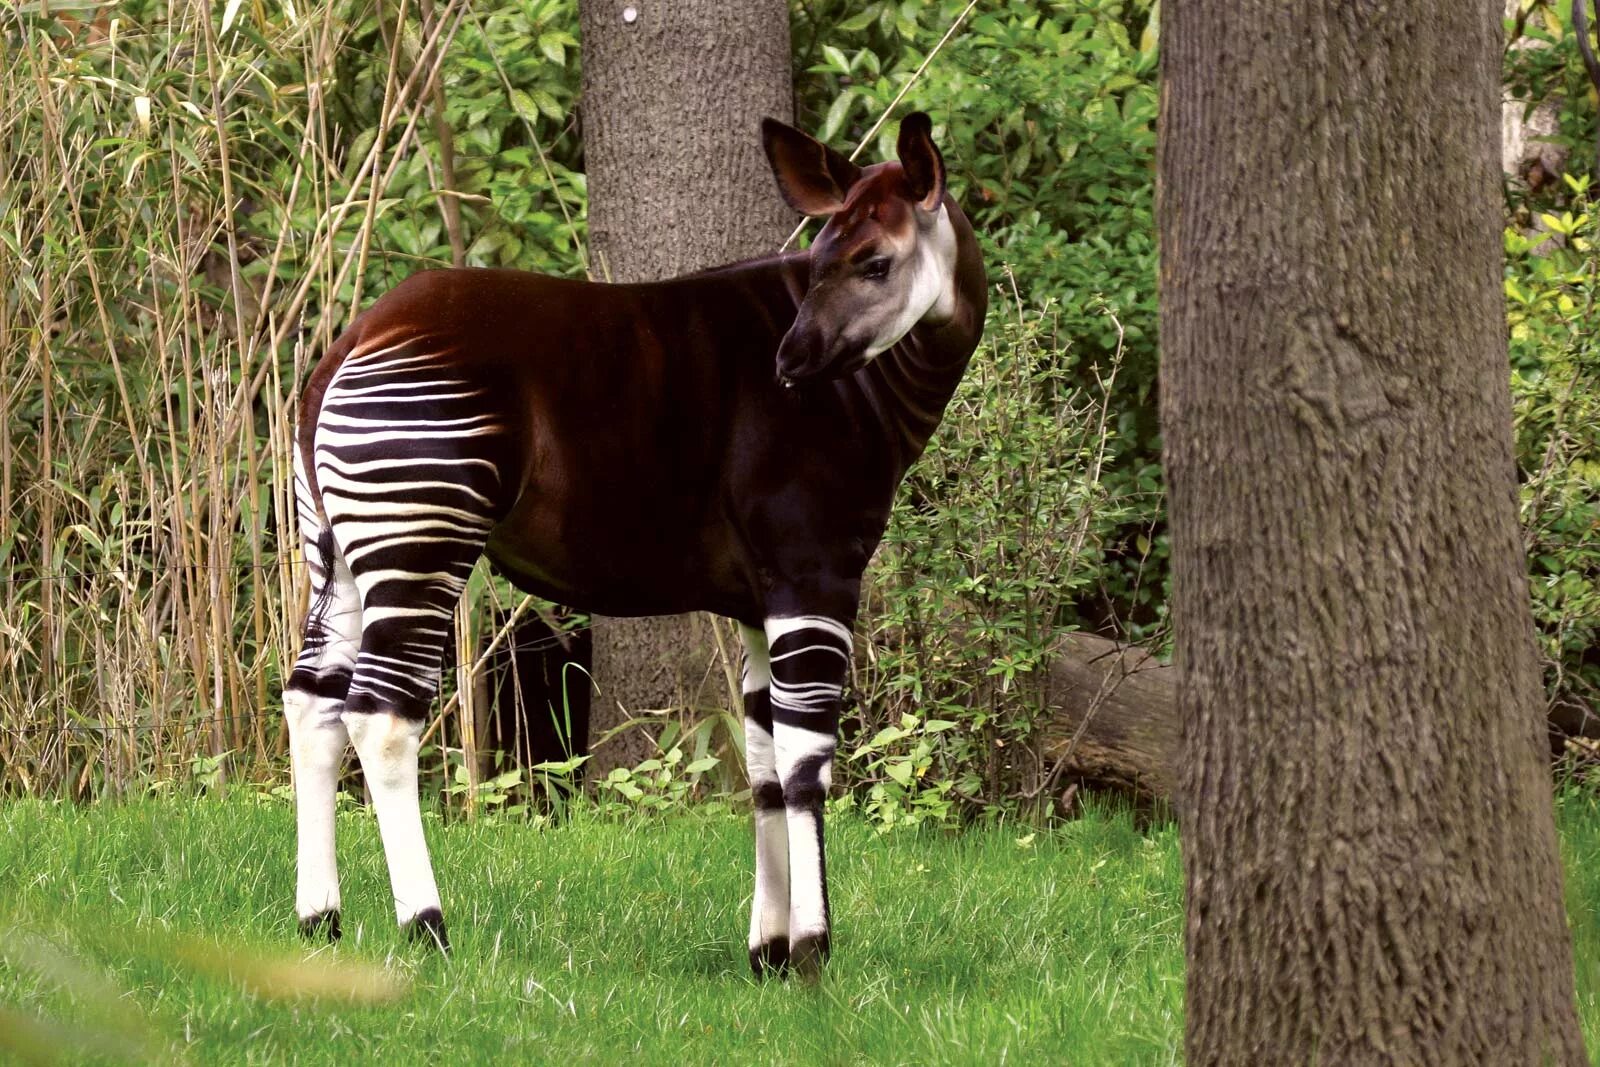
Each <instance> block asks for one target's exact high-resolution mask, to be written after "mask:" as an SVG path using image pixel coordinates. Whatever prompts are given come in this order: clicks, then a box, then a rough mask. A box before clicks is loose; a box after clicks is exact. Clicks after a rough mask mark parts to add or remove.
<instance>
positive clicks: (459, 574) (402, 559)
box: [344, 545, 477, 949]
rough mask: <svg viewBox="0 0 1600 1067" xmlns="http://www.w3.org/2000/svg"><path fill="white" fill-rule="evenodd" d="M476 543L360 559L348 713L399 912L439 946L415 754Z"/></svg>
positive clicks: (416, 933) (421, 937) (443, 943)
mask: <svg viewBox="0 0 1600 1067" xmlns="http://www.w3.org/2000/svg"><path fill="white" fill-rule="evenodd" d="M476 552H477V549H476V547H473V548H472V549H471V550H470V551H469V550H468V549H467V548H465V547H458V548H456V549H455V550H453V551H440V549H439V546H437V545H435V546H432V549H431V552H430V556H431V559H430V561H429V563H428V567H429V571H428V572H423V571H422V570H420V566H421V564H420V563H419V562H418V561H414V560H412V559H410V558H409V553H408V552H406V551H405V550H403V549H398V548H397V549H395V550H393V551H390V552H387V553H384V554H383V555H382V557H381V558H382V561H383V565H382V566H378V565H376V564H374V565H372V566H370V567H368V566H364V562H365V561H363V560H359V559H358V560H354V561H352V569H353V571H354V574H355V581H356V585H357V586H358V587H360V589H361V594H362V595H361V601H362V619H363V621H364V627H363V630H362V634H361V654H360V656H359V657H358V658H357V660H356V667H355V674H354V676H353V677H352V679H351V681H350V694H349V698H348V699H347V701H346V704H345V712H344V722H345V726H346V728H348V730H349V731H350V740H351V742H352V743H353V744H354V745H355V749H356V754H357V756H359V757H360V760H361V771H362V774H363V775H365V777H366V780H367V787H368V789H369V790H370V791H371V793H372V806H373V809H374V810H375V811H376V812H377V816H378V831H379V834H380V835H381V836H382V838H383V851H384V856H385V858H386V859H387V860H388V864H389V881H390V883H391V885H392V887H393V889H394V904H395V916H396V918H397V919H398V920H399V922H400V924H401V926H402V927H404V928H406V929H407V930H408V931H409V933H410V934H411V936H412V938H413V939H415V940H417V941H422V942H431V943H433V944H435V945H437V946H438V947H439V948H440V949H448V948H449V942H448V939H447V938H446V936H445V930H444V918H443V914H442V911H441V909H440V905H439V889H438V886H437V884H436V883H435V881H434V876H433V865H432V862H431V861H430V859H429V856H428V845H427V841H426V839H425V838H424V836H423V832H422V810H421V806H420V803H419V800H418V795H417V753H418V749H419V747H420V744H421V740H422V730H423V723H424V718H425V716H426V714H427V711H428V708H429V707H430V706H431V705H432V703H433V698H434V695H435V694H436V693H437V692H438V687H439V671H440V662H441V660H442V658H443V653H444V647H445V642H446V638H447V634H448V627H449V619H450V614H451V612H452V611H453V610H454V608H455V604H456V601H457V600H458V599H460V596H461V591H462V589H463V588H464V587H465V585H466V582H467V578H468V576H469V575H470V574H471V573H472V565H473V562H474V560H475V558H476Z"/></svg>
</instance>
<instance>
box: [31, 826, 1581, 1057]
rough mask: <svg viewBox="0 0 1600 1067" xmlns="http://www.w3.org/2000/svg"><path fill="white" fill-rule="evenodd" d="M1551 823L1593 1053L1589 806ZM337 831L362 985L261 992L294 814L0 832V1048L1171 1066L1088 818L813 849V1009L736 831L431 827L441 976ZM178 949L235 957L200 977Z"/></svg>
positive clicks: (1159, 919)
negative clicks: (819, 920) (759, 925)
mask: <svg viewBox="0 0 1600 1067" xmlns="http://www.w3.org/2000/svg"><path fill="white" fill-rule="evenodd" d="M1561 807H1562V824H1563V835H1564V846H1565V849H1566V853H1567V859H1568V891H1569V902H1570V906H1571V911H1572V915H1573V919H1574V930H1575V934H1576V937H1577V944H1578V951H1579V958H1580V963H1579V967H1578V978H1579V988H1580V1006H1581V1008H1582V1010H1583V1013H1584V1018H1585V1026H1586V1030H1587V1031H1588V1035H1589V1039H1590V1043H1591V1047H1594V1046H1595V1045H1596V1039H1597V1035H1600V1028H1597V1026H1596V1023H1597V1022H1600V1002H1597V992H1600V930H1597V928H1596V924H1595V922H1594V921H1593V920H1592V919H1591V918H1589V917H1591V916H1594V915H1596V914H1597V908H1600V806H1597V805H1596V804H1595V803H1594V802H1593V801H1590V800H1587V799H1578V798H1577V797H1576V796H1567V797H1564V798H1563V801H1562V805H1561ZM339 829H340V834H341V837H340V845H341V848H340V855H341V859H342V861H343V871H344V891H345V940H344V942H343V944H342V945H341V946H340V947H339V948H338V949H336V950H326V949H325V950H322V951H321V952H320V953H318V954H317V957H318V959H319V960H323V961H325V960H335V961H339V962H342V963H345V964H348V965H351V966H354V967H360V968H364V969H360V970H356V971H354V972H339V973H338V974H336V975H334V976H333V977H332V978H331V979H330V978H329V977H328V976H326V975H321V976H320V977H319V976H318V975H317V974H310V975H309V976H308V975H307V974H306V973H305V972H299V971H290V972H288V973H287V974H284V973H279V971H280V969H279V968H278V965H277V962H276V961H277V960H279V959H280V958H282V957H283V953H284V949H285V948H288V949H291V950H292V949H294V948H295V947H296V942H295V940H294V935H293V933H292V930H293V925H292V922H291V918H290V916H289V914H288V908H289V901H290V895H291V885H292V857H293V819H292V813H291V810H290V809H289V808H288V807H287V806H286V805H284V804H282V803H279V802H263V803H257V802H252V801H246V800H232V801H226V802H221V801H201V802H173V801H165V802H154V801H152V802H146V803H139V804H133V805H127V806H110V805H107V806H100V807H94V808H89V809H74V808H68V807H50V806H44V805H39V804H12V805H8V806H4V807H0V928H3V927H4V926H6V925H8V923H9V924H10V925H12V926H13V929H12V930H11V931H10V932H9V933H8V934H7V935H6V936H4V937H3V938H0V942H3V944H0V1030H4V1029H5V1028H6V1027H7V1026H10V1027H11V1028H12V1029H13V1030H14V1031H17V1032H20V1030H19V1027H21V1026H23V1025H24V1024H26V1025H27V1026H30V1027H31V1026H35V1025H37V1020H40V1019H46V1020H51V1021H52V1023H53V1024H55V1025H59V1024H62V1023H65V1024H66V1025H65V1027H64V1028H63V1029H62V1030H61V1031H60V1032H58V1033H45V1034H44V1035H43V1041H44V1043H45V1044H46V1046H47V1047H49V1048H54V1049H55V1050H57V1051H59V1052H62V1053H63V1059H64V1061H65V1062H74V1063H76V1062H83V1061H84V1053H83V1052H82V1050H81V1049H80V1048H79V1047H78V1046H77V1042H79V1041H82V1040H84V1039H85V1038H87V1037H90V1036H92V1035H93V1034H95V1033H96V1032H97V1028H98V1029H105V1028H107V1027H109V1028H110V1029H112V1030H119V1029H120V1030H122V1031H125V1032H136V1031H137V1030H138V1029H139V1028H140V1027H141V1026H142V1027H143V1028H144V1029H145V1032H146V1033H148V1034H149V1035H150V1036H151V1040H153V1041H154V1042H155V1046H156V1050H155V1051H154V1052H149V1053H147V1055H149V1058H150V1059H152V1060H154V1061H157V1062H173V1061H174V1060H175V1059H176V1060H179V1061H181V1062H188V1063H194V1064H207V1065H210V1064H233V1063H252V1064H255V1063H262V1064H265V1063H296V1064H321V1063H327V1064H340V1065H341V1067H343V1065H349V1064H354V1063H367V1062H383V1063H386V1064H412V1063H417V1064H421V1063H459V1064H467V1063H491V1062H513V1061H514V1062H525V1063H611V1062H621V1061H624V1060H626V1061H627V1062H629V1063H663V1064H667V1063H670V1064H674V1065H679V1064H713V1063H716V1064H722V1063H726V1064H742V1063H755V1062H761V1063H805V1064H808V1065H811V1064H845V1063H872V1064H880V1063H881V1064H896V1063H905V1064H935V1063H963V1064H965V1063H971V1064H997V1063H1018V1064H1034V1063H1070V1064H1158V1063H1174V1062H1177V1061H1178V1059H1179V1054H1178V1048H1179V1045H1180V1038H1181V1033H1182V1000H1183V996H1182V956H1183V953H1182V918H1181V888H1182V883H1181V875H1180V869H1179V863H1178V855H1177V839H1176V835H1175V833H1174V832H1173V831H1172V830H1171V829H1170V828H1167V829H1159V830H1156V831H1154V832H1151V833H1148V834H1141V833H1138V832H1136V831H1135V830H1134V828H1133V827H1132V825H1131V824H1130V823H1129V821H1128V820H1127V818H1126V817H1124V816H1120V815H1114V814H1113V815H1107V814H1100V815H1093V816H1091V817H1089V818H1087V819H1084V820H1082V821H1079V822H1076V823H1074V824H1071V825H1069V826H1066V827H1063V828H1062V829H1060V830H1058V831H1055V832H1051V833H1038V834H1033V835H1031V836H1030V835H1029V833H1028V831H1025V830H1014V831H1013V830H1007V829H1005V828H1000V829H993V830H985V831H978V832H971V833H967V834H964V835H961V836H958V837H943V836H937V835H932V834H920V835H919V834H897V835H889V836H878V835H875V834H873V833H872V831H871V830H870V829H869V828H868V827H866V826H865V825H863V824H862V823H860V822H858V821H855V820H852V819H848V818H838V819H835V820H834V821H833V823H832V824H831V831H830V833H831V836H830V850H829V859H830V864H829V866H830V871H831V873H832V876H833V885H834V911H835V916H836V923H837V927H836V938H837V940H836V944H837V945H838V953H837V955H836V956H835V959H834V962H833V965H832V967H831V969H830V971H829V973H828V975H827V977H826V978H825V979H824V981H823V982H822V983H821V984H820V985H819V986H817V987H815V988H809V987H806V986H803V985H800V984H797V983H788V984H779V983H767V984H765V985H756V984H754V983H753V982H751V981H750V980H749V978H748V977H747V974H746V963H745V958H744V957H745V947H744V927H745V922H746V916H745V911H744V909H745V907H746V906H747V898H748V892H749V877H750V876H749V870H750V864H749V859H748V857H747V855H746V854H747V852H748V851H749V831H748V830H747V828H746V825H745V821H744V819H743V818H742V817H736V816H731V815H714V816H713V815H685V816H679V817H675V818H671V819H667V820H662V821H652V822H636V823H617V822H608V821H604V820H600V819H598V818H594V817H580V818H578V819H577V820H576V821H575V822H573V823H570V824H568V825H565V826H562V827H559V828H555V829H543V830H541V829H537V828H534V827H531V826H527V825H522V824H499V825H485V824H478V825H471V826H466V825H456V826H449V827H439V826H437V825H436V826H434V827H433V831H432V834H431V836H432V839H433V841H434V844H435V855H436V857H437V861H438V863H439V866H440V869H441V870H442V872H443V882H444V893H445V900H446V911H447V915H448V917H449V919H450V921H451V923H452V928H451V932H452V937H453V939H454V941H455V944H456V953H455V955H454V956H453V958H451V959H448V960H444V959H439V958H436V957H434V956H433V955H431V954H429V953H426V952H423V951H420V950H415V949H410V948H407V947H405V946H403V945H401V944H400V942H399V938H398V937H397V935H396V932H395V930H394V928H393V925H392V914H391V912H390V910H389V908H390V903H389V895H388V883H387V876H386V874H385V871H384V868H383V864H382V859H381V854H380V850H379V844H378V839H377V834H376V831H375V828H374V826H373V824H372V822H371V820H370V818H368V817H367V816H366V814H365V813H362V812H358V811H352V812H348V813H344V814H341V816H340V827H339ZM34 932H36V933H38V934H40V935H43V936H42V938H36V937H33V936H31V933H34ZM195 935H199V936H201V937H205V938H215V939H218V940H220V941H222V942H224V943H225V944H226V945H227V948H225V949H218V950H212V949H198V948H197V946H198V945H201V944H204V943H205V942H200V941H196V940H194V936H195ZM51 946H67V947H68V948H69V950H70V953H71V955H70V956H64V957H63V956H56V955H53V953H54V952H55V949H54V948H52V947H51ZM81 964H87V966H86V967H82V966H81ZM230 970H231V971H232V972H233V974H232V976H231V977H229V976H228V975H227V974H225V973H224V972H228V971H230ZM263 975H265V977H263ZM252 976H254V979H253V980H256V981H257V983H258V984H261V983H270V982H272V981H273V980H275V979H276V980H277V981H279V984H280V985H281V984H282V983H283V982H287V983H288V984H290V985H294V984H296V983H297V982H302V981H313V980H316V981H323V982H324V983H326V982H328V981H331V982H332V983H333V985H334V987H335V988H337V987H338V986H339V984H340V983H346V984H352V983H353V988H350V989H347V992H354V993H356V994H370V995H372V996H373V997H374V998H377V997H379V995H380V994H381V993H382V992H383V991H384V990H385V989H389V988H390V987H391V986H397V987H398V992H397V994H396V995H395V997H394V999H391V1000H387V1001H381V1000H374V1001H373V1002H365V1003H363V1002H360V998H359V997H358V1001H357V1002H355V1003H351V1002H347V1001H344V1000H339V999H334V1000H326V999H324V1000H317V1001H311V1000H308V999H305V998H304V997H301V998H294V997H290V998H287V999H285V998H281V997H273V996H269V995H265V994H262V993H252V992H246V991H244V990H243V989H241V988H240V985H239V980H240V978H241V977H242V978H244V979H245V980H246V981H249V980H252ZM108 980H109V982H110V983H111V985H110V986H107V985H106V983H107V981H108ZM97 987H98V990H99V991H96V990H97ZM111 989H120V990H123V991H125V995H124V996H123V997H121V998H117V997H116V996H115V995H114V993H113V992H108V991H107V990H111ZM107 1002H110V1003H111V1004H112V1006H111V1007H108V1006H107ZM129 1005H132V1006H133V1007H129ZM3 1013H10V1014H9V1015H5V1014H3ZM138 1019H142V1022H136V1021H134V1020H138ZM174 1052H176V1053H177V1055H176V1056H175V1055H174ZM4 1060H5V1055H4V1054H3V1053H0V1061H4ZM103 1061H104V1062H110V1060H109V1059H104V1060H103ZM96 1062H100V1061H96Z"/></svg>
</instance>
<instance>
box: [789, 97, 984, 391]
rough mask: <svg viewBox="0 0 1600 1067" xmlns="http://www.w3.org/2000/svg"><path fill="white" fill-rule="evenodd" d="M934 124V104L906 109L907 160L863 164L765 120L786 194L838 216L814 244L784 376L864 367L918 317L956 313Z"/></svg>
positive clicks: (800, 207) (833, 374) (805, 208)
mask: <svg viewBox="0 0 1600 1067" xmlns="http://www.w3.org/2000/svg"><path fill="white" fill-rule="evenodd" d="M931 131H932V126H931V124H930V123H929V121H928V118H927V116H926V115H923V114H921V113H920V112H919V113H917V114H913V115H909V116H907V117H906V119H905V121H904V122H902V123H901V125H900V137H899V144H898V152H899V157H900V159H899V162H897V163H896V162H890V163H880V164H878V165H877V166H874V167H867V168H865V169H862V168H860V167H857V166H856V165H855V164H854V163H852V162H850V161H849V160H848V159H845V158H844V157H843V156H841V155H839V154H838V153H837V152H835V151H833V150H832V149H831V148H828V147H827V146H826V145H824V144H822V143H821V142H819V141H816V140H814V139H812V138H811V137H808V136H807V135H805V134H803V133H801V132H800V131H799V130H795V129H792V128H791V127H788V126H785V125H784V124H783V123H781V122H777V121H776V120H773V119H767V120H766V121H765V122H764V123H762V127H761V132H762V141H763V144H764V145H765V146H766V150H767V158H768V159H769V160H770V162H771V163H772V171H773V174H774V175H775V176H776V177H777V179H778V190H779V191H780V192H781V193H782V194H783V197H784V199H785V200H787V201H788V202H789V206H790V207H793V208H794V209H795V210H796V211H799V212H801V213H802V214H806V215H810V216H812V217H817V218H826V219H827V220H828V221H827V223H826V225H824V226H823V228H822V232H821V233H819V234H818V235H817V239H816V241H815V242H813V243H812V245H811V270H810V284H809V286H808V288H807V290H806V297H805V300H804V302H802V303H801V305H800V309H799V312H798V314H797V315H796V316H795V321H794V325H793V326H791V327H790V328H789V331H788V333H786V334H785V335H784V338H783V342H782V343H781V344H780V345H779V346H778V357H777V377H778V381H779V382H780V383H782V384H783V385H786V386H792V385H794V384H796V383H798V382H801V381H804V380H806V379H808V378H840V377H844V376H846V375H850V374H854V373H855V372H856V371H858V370H860V369H861V368H862V367H863V366H865V365H866V364H867V363H869V362H871V361H872V360H873V359H874V358H876V357H877V356H879V355H880V354H882V353H883V352H885V351H887V350H888V349H889V348H891V347H893V346H894V345H895V344H896V343H897V342H898V341H899V340H900V339H901V338H902V337H904V336H905V335H906V334H907V333H908V332H909V331H910V330H911V328H912V327H913V326H915V325H917V324H918V323H921V322H927V323H938V322H942V321H945V320H947V319H948V318H949V316H950V314H951V313H952V311H953V309H954V304H955V298H956V297H955V286H956V278H955V273H956V239H955V230H954V228H953V225H952V223H951V220H950V217H949V213H948V211H947V210H946V208H945V205H944V195H945V176H944V159H943V157H942V156H940V154H939V149H938V148H937V147H935V146H934V143H933V139H932V136H931Z"/></svg>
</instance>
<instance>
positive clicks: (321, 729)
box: [283, 689, 349, 919]
mask: <svg viewBox="0 0 1600 1067" xmlns="http://www.w3.org/2000/svg"><path fill="white" fill-rule="evenodd" d="M283 705H284V713H285V716H286V717H287V719H288V722H289V755H290V760H291V762H292V764H293V767H294V803H295V823H296V836H297V841H298V854H299V859H298V864H297V871H298V874H297V878H296V887H295V897H294V902H295V903H294V906H295V913H296V914H298V915H299V916H300V918H302V919H311V918H315V917H316V916H319V915H322V914H324V913H326V912H334V911H338V910H339V870H338V864H337V861H336V859H335V856H334V845H333V813H334V796H335V793H336V792H337V790H338V787H339V771H340V769H341V768H342V766H343V764H344V753H345V748H346V746H347V745H348V744H349V737H348V736H347V735H346V733H345V728H344V723H343V722H342V721H341V720H340V718H339V711H340V709H341V708H342V707H343V703H342V702H341V701H337V700H331V699H329V698H327V697H319V696H316V695H314V694H311V693H305V692H301V691H299V690H294V689H291V690H288V691H286V692H285V693H284V694H283Z"/></svg>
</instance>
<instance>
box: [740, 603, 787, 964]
mask: <svg viewBox="0 0 1600 1067" xmlns="http://www.w3.org/2000/svg"><path fill="white" fill-rule="evenodd" d="M739 633H740V636H742V637H743V638H744V684H743V689H744V754H745V767H746V770H747V772H748V773H749V776H750V800H751V803H752V805H753V806H754V807H755V830H756V889H755V896H754V897H753V898H752V899H751V901H750V969H751V970H753V971H754V972H755V974H756V977H757V978H761V977H763V976H764V975H765V974H766V972H768V971H773V972H776V973H778V974H782V973H783V972H784V971H785V970H786V969H787V968H788V966H789V827H788V823H787V821H786V818H785V815H784V806H783V786H782V784H780V782H779V781H778V765H777V762H776V759H775V753H774V749H773V743H772V693H771V684H772V672H771V667H770V664H769V663H768V659H767V637H766V635H765V634H764V633H762V632H761V631H760V630H757V629H754V628H752V627H749V626H741V627H739Z"/></svg>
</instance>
